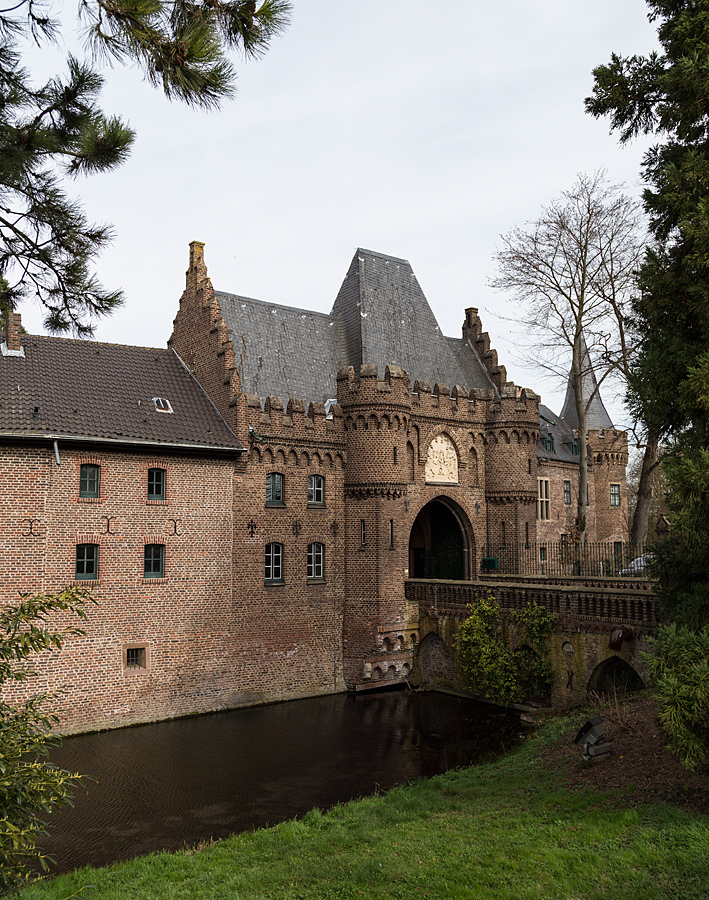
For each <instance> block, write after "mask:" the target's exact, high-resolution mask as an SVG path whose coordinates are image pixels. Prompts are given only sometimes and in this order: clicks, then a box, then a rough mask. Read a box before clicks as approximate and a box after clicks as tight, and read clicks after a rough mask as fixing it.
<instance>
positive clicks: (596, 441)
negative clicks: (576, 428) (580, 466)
mask: <svg viewBox="0 0 709 900" xmlns="http://www.w3.org/2000/svg"><path fill="white" fill-rule="evenodd" d="M588 446H589V449H590V451H591V454H592V457H593V462H594V464H595V465H610V466H621V467H622V468H625V467H626V466H627V464H628V434H627V432H625V431H619V430H617V429H615V428H603V429H599V428H591V429H589V432H588Z"/></svg>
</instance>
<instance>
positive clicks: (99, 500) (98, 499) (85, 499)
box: [78, 497, 103, 503]
mask: <svg viewBox="0 0 709 900" xmlns="http://www.w3.org/2000/svg"><path fill="white" fill-rule="evenodd" d="M78 500H79V503H102V502H103V498H102V497H79V498H78Z"/></svg>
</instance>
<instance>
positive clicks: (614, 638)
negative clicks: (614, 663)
mask: <svg viewBox="0 0 709 900" xmlns="http://www.w3.org/2000/svg"><path fill="white" fill-rule="evenodd" d="M634 637H635V632H634V631H633V629H632V627H631V626H630V625H621V626H620V628H614V629H613V633H612V634H611V639H610V641H608V649H609V650H614V651H615V652H616V653H617V652H618V651H619V650H620V648H621V646H622V644H623V641H632V639H633V638H634Z"/></svg>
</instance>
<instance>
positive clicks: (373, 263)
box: [331, 248, 492, 390]
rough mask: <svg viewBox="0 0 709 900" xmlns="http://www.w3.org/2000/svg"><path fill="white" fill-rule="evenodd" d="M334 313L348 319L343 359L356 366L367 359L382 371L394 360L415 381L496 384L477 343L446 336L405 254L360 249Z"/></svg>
mask: <svg viewBox="0 0 709 900" xmlns="http://www.w3.org/2000/svg"><path fill="white" fill-rule="evenodd" d="M331 314H332V315H333V316H336V317H338V318H339V319H340V320H341V321H342V323H343V330H344V333H345V341H346V350H347V354H348V356H347V359H346V360H345V361H343V365H349V366H354V369H355V371H356V372H358V371H359V368H360V366H361V365H363V364H365V365H376V366H378V368H379V370H380V371H382V372H383V371H384V370H385V368H386V366H392V365H393V366H399V367H400V368H402V369H403V370H404V371H405V372H406V373H407V374H408V376H409V377H410V379H411V381H412V382H414V381H415V380H417V379H418V380H424V381H430V382H431V384H435V383H436V382H438V383H440V384H448V385H454V384H461V385H465V386H466V387H467V388H468V389H469V390H470V389H472V388H482V389H486V388H489V387H491V384H492V383H491V381H490V379H489V377H488V376H487V374H486V372H485V371H484V367H483V366H481V364H480V361H479V360H478V359H477V356H476V354H475V353H474V351H473V350H472V348H470V346H469V345H467V344H465V343H464V342H463V341H457V342H455V339H449V338H446V337H444V335H443V334H442V332H441V329H440V328H439V326H438V322H437V321H436V317H435V316H434V314H433V312H432V310H431V307H430V306H429V304H428V300H427V299H426V296H425V295H424V293H423V291H422V290H421V287H420V285H419V283H418V281H417V279H416V276H415V275H414V273H413V270H412V268H411V264H410V263H409V262H408V261H407V260H405V259H398V258H396V257H394V256H385V255H384V254H382V253H375V252H373V251H371V250H363V249H361V248H360V249H358V250H357V252H356V253H355V255H354V258H353V260H352V263H351V265H350V268H349V271H348V273H347V276H346V277H345V280H344V282H343V284H342V287H341V288H340V292H339V293H338V295H337V299H336V300H335V304H334V306H333V308H332V313H331ZM454 342H455V343H454ZM452 343H454V346H455V349H453V347H452V346H451V344H452ZM458 345H460V346H458ZM467 354H470V360H469V361H467V360H466V363H465V364H464V363H463V359H464V358H465V357H466V356H467Z"/></svg>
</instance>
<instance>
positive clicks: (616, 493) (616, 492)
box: [611, 484, 620, 506]
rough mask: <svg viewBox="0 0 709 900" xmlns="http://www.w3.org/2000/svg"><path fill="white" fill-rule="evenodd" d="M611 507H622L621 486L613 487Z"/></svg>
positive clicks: (614, 485) (613, 485)
mask: <svg viewBox="0 0 709 900" xmlns="http://www.w3.org/2000/svg"><path fill="white" fill-rule="evenodd" d="M611 506H620V485H619V484H612V485H611Z"/></svg>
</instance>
